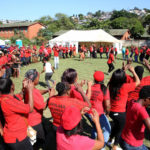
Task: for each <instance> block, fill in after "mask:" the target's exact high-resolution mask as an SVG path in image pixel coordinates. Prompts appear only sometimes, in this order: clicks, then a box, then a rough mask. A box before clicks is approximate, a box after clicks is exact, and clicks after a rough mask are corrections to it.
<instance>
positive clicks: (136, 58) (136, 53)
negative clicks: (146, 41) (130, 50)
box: [134, 47, 139, 62]
mask: <svg viewBox="0 0 150 150" xmlns="http://www.w3.org/2000/svg"><path fill="white" fill-rule="evenodd" d="M134 53H135V54H134V61H135V62H138V56H139V50H138V48H137V47H136V48H135V51H134Z"/></svg>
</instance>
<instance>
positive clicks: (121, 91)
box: [108, 66, 140, 150]
mask: <svg viewBox="0 0 150 150" xmlns="http://www.w3.org/2000/svg"><path fill="white" fill-rule="evenodd" d="M129 71H130V72H131V73H132V74H133V76H134V78H135V82H132V83H126V75H125V71H124V70H122V69H117V70H116V71H114V72H113V74H112V77H111V79H110V81H109V83H108V86H109V92H110V102H111V108H110V114H109V116H110V118H111V119H112V120H113V126H112V129H111V134H110V138H109V144H110V143H111V142H112V140H113V138H114V139H115V141H114V145H113V147H112V149H113V150H117V149H119V147H118V144H119V139H120V136H121V132H122V130H123V127H124V125H125V118H126V104H127V99H128V94H129V92H131V91H133V90H135V88H136V87H137V86H138V85H139V84H140V80H139V78H138V76H137V74H136V72H135V70H134V68H133V67H132V66H129Z"/></svg>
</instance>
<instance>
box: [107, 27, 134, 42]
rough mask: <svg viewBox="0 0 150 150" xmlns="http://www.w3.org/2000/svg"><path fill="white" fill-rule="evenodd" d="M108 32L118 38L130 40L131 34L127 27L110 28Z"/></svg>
mask: <svg viewBox="0 0 150 150" xmlns="http://www.w3.org/2000/svg"><path fill="white" fill-rule="evenodd" d="M109 34H111V35H112V36H114V37H115V38H117V39H118V40H130V36H131V34H130V31H129V29H110V30H109Z"/></svg>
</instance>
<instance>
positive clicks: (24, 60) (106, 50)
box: [0, 44, 150, 78]
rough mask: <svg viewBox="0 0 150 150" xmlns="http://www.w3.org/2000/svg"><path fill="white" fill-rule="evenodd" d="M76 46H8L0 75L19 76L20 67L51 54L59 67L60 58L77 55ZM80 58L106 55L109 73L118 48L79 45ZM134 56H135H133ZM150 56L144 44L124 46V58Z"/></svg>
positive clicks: (1, 58)
mask: <svg viewBox="0 0 150 150" xmlns="http://www.w3.org/2000/svg"><path fill="white" fill-rule="evenodd" d="M76 51H77V48H76V46H75V45H74V46H72V45H70V46H62V45H59V46H58V45H57V44H55V45H54V46H53V47H51V46H50V45H47V46H45V45H44V44H42V45H41V46H40V47H39V49H38V48H37V46H36V45H33V46H32V47H31V46H27V47H26V46H22V47H20V48H19V47H18V46H17V45H11V46H10V47H6V48H5V49H3V50H0V76H5V77H7V78H9V77H10V76H13V77H19V74H20V68H21V67H23V66H27V65H29V64H31V63H36V62H38V61H43V58H47V59H48V60H49V59H50V58H51V56H52V55H53V56H54V69H58V67H59V58H63V59H65V58H72V57H76ZM78 52H79V60H84V59H85V58H86V57H90V58H97V57H98V54H99V55H100V56H99V57H100V58H101V59H102V58H104V55H106V57H105V58H107V59H108V62H107V64H108V67H109V70H108V74H109V73H110V72H111V71H112V70H113V69H114V68H115V67H114V65H113V63H114V62H115V59H117V53H118V50H117V48H116V47H113V46H109V45H108V46H101V45H100V46H99V47H97V46H96V45H95V44H92V45H90V46H89V47H87V46H86V45H79V47H78ZM133 56H134V58H133ZM149 56H150V48H149V47H147V46H143V47H141V48H137V47H133V46H132V47H131V48H130V50H129V48H128V47H126V48H125V47H123V48H122V59H123V60H127V59H129V58H130V59H132V60H134V61H135V62H141V63H143V60H144V59H146V60H148V59H149Z"/></svg>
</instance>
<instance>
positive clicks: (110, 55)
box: [107, 50, 115, 75]
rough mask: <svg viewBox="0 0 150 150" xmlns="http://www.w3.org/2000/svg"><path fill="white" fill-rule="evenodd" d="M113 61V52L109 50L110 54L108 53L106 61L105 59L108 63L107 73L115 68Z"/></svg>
mask: <svg viewBox="0 0 150 150" xmlns="http://www.w3.org/2000/svg"><path fill="white" fill-rule="evenodd" d="M113 62H115V60H114V52H113V51H112V50H111V51H110V54H109V58H108V61H107V64H108V67H109V69H108V75H109V74H110V72H111V71H113V70H114V69H115V67H114V65H113Z"/></svg>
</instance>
